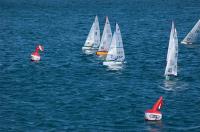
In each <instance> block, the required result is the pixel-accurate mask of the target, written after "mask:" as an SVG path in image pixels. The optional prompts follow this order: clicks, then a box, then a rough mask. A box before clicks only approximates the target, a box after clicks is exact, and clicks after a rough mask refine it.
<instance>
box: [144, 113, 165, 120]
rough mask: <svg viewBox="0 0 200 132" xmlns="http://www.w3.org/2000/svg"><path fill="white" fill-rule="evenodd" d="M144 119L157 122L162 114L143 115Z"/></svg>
mask: <svg viewBox="0 0 200 132" xmlns="http://www.w3.org/2000/svg"><path fill="white" fill-rule="evenodd" d="M145 119H146V120H149V121H159V120H161V119H162V114H158V113H145Z"/></svg>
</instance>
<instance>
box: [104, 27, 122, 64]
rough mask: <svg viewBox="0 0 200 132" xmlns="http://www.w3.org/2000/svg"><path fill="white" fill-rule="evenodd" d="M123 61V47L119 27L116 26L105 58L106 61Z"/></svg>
mask: <svg viewBox="0 0 200 132" xmlns="http://www.w3.org/2000/svg"><path fill="white" fill-rule="evenodd" d="M124 60H125V54H124V47H123V42H122V37H121V32H120V29H119V25H118V24H116V30H115V32H114V35H113V38H112V42H111V45H110V48H109V51H108V55H107V57H106V61H115V62H123V61H124Z"/></svg>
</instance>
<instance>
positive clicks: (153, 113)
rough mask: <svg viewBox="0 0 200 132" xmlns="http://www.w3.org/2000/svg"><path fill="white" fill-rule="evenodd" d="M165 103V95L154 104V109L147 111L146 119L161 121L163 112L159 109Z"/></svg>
mask: <svg viewBox="0 0 200 132" xmlns="http://www.w3.org/2000/svg"><path fill="white" fill-rule="evenodd" d="M162 105H163V97H162V96H161V97H160V98H159V99H158V100H157V102H156V103H155V104H154V106H153V108H152V109H149V110H146V111H145V120H149V121H159V120H161V119H162V113H161V112H160V111H158V110H160V109H161V107H162Z"/></svg>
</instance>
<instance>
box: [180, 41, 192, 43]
mask: <svg viewBox="0 0 200 132" xmlns="http://www.w3.org/2000/svg"><path fill="white" fill-rule="evenodd" d="M181 43H182V44H192V43H191V42H185V41H182V42H181Z"/></svg>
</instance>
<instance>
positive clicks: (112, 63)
mask: <svg viewBox="0 0 200 132" xmlns="http://www.w3.org/2000/svg"><path fill="white" fill-rule="evenodd" d="M122 64H123V62H115V61H106V62H103V65H104V66H120V65H122Z"/></svg>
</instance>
